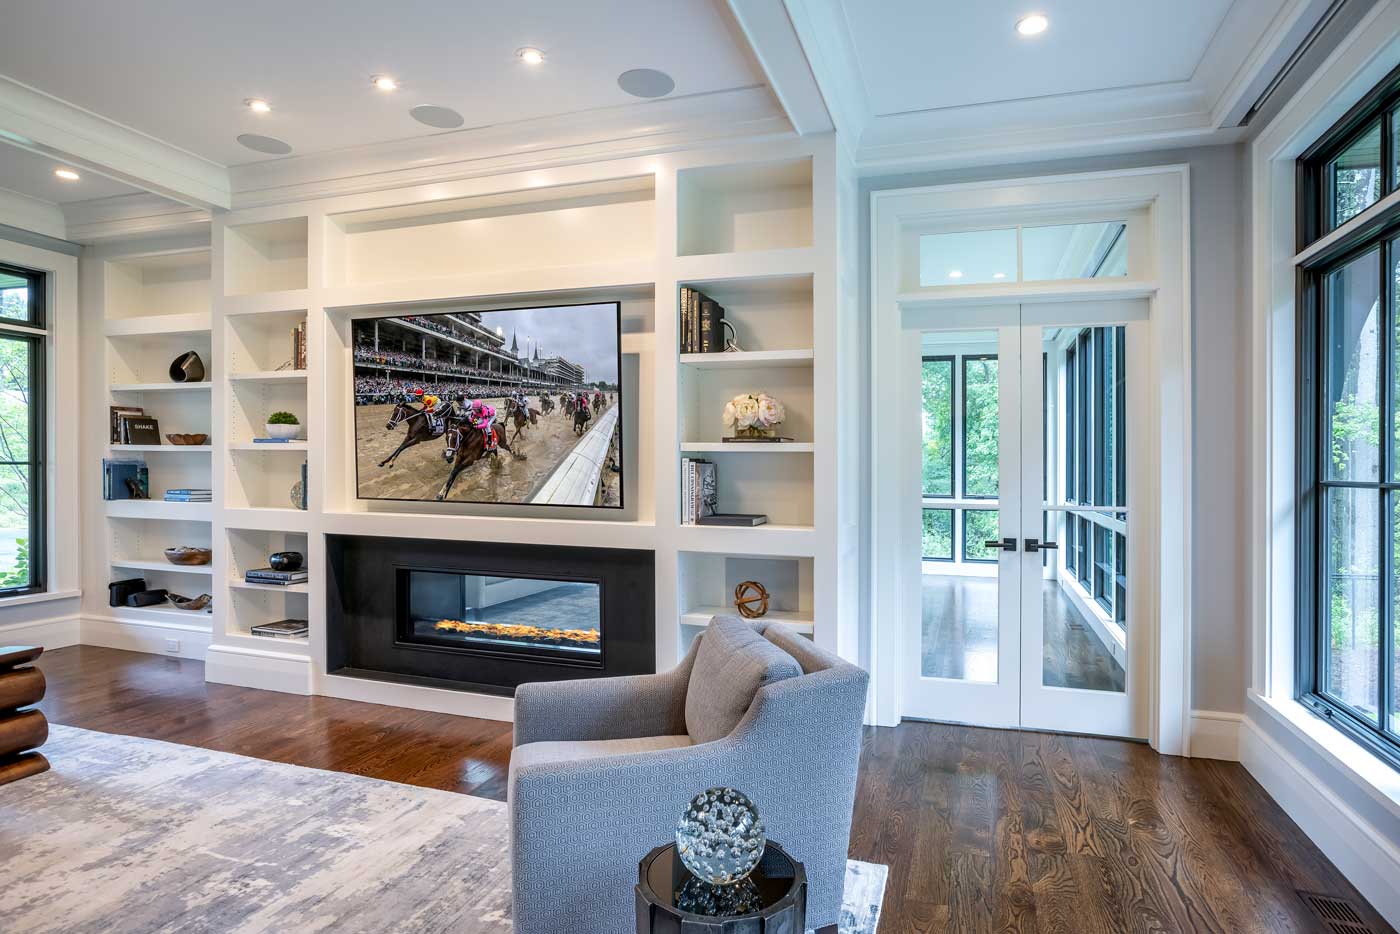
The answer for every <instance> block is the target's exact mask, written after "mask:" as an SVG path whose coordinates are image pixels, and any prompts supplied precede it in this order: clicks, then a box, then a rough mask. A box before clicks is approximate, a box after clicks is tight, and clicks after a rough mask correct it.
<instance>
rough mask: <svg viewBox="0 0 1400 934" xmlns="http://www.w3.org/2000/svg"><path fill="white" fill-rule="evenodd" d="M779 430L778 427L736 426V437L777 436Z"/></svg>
mask: <svg viewBox="0 0 1400 934" xmlns="http://www.w3.org/2000/svg"><path fill="white" fill-rule="evenodd" d="M777 436H778V430H777V429H776V428H759V427H757V426H753V427H749V428H740V427H738V426H737V425H736V426H734V437H736V438H776V437H777Z"/></svg>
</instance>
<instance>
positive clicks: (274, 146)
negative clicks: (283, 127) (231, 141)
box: [238, 133, 292, 156]
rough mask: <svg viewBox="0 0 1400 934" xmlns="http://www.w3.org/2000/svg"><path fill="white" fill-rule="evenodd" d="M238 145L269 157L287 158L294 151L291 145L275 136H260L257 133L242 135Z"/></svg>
mask: <svg viewBox="0 0 1400 934" xmlns="http://www.w3.org/2000/svg"><path fill="white" fill-rule="evenodd" d="M238 145H240V146H243V147H245V148H248V149H251V150H253V152H261V153H265V154H267V155H269V156H285V155H287V154H288V153H290V152H291V151H292V146H291V144H290V143H286V142H283V141H282V140H280V139H277V138H276V137H274V136H259V135H258V134H256V133H244V134H242V135H241V136H239V137H238Z"/></svg>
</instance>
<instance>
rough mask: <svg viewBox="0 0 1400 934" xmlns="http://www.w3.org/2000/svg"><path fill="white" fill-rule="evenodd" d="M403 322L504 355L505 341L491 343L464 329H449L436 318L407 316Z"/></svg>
mask: <svg viewBox="0 0 1400 934" xmlns="http://www.w3.org/2000/svg"><path fill="white" fill-rule="evenodd" d="M402 320H404V321H410V322H412V323H413V324H416V325H418V327H420V328H425V329H427V330H429V331H436V332H437V333H439V334H442V335H445V336H447V337H451V338H454V339H456V340H459V341H462V342H463V343H465V344H471V345H472V346H473V347H480V348H481V349H482V350H494V351H495V352H496V353H503V352H504V349H505V348H504V346H503V345H504V342H503V341H499V340H497V341H495V342H494V343H493V342H491V341H485V340H482V339H481V338H479V337H475V336H473V335H471V334H470V333H468V332H467V331H465V330H463V329H460V328H453V327H449V326H448V325H446V324H443V323H442V321H440V320H438V319H436V318H423V317H419V316H418V315H405V316H404V317H403V319H402Z"/></svg>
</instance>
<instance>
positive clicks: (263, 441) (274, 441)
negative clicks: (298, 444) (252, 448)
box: [253, 438, 297, 444]
mask: <svg viewBox="0 0 1400 934" xmlns="http://www.w3.org/2000/svg"><path fill="white" fill-rule="evenodd" d="M295 440H297V439H295V438H254V439H253V443H254V444H291V443H292V442H293V441H295Z"/></svg>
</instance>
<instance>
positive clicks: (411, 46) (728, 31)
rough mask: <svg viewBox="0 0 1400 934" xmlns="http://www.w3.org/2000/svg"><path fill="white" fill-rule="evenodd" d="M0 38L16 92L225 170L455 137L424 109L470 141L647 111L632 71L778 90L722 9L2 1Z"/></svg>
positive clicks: (640, 1)
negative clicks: (523, 56) (767, 84)
mask: <svg viewBox="0 0 1400 934" xmlns="http://www.w3.org/2000/svg"><path fill="white" fill-rule="evenodd" d="M0 22H3V23H4V28H3V30H0V74H4V75H6V76H8V77H10V78H13V79H14V80H16V81H19V82H21V83H23V84H26V85H29V86H31V87H33V88H36V89H38V90H40V91H43V92H45V93H47V94H50V95H53V96H54V97H57V98H60V99H62V100H64V101H67V102H68V103H70V104H75V105H77V106H79V107H82V108H85V109H87V110H89V111H92V112H95V113H97V114H100V115H101V116H103V117H106V118H108V119H110V120H114V121H116V122H118V123H120V124H124V125H125V126H127V127H130V128H131V129H134V130H138V131H140V132H141V133H145V134H148V135H150V136H153V137H155V138H156V139H158V140H161V141H163V142H165V143H169V144H172V145H174V146H177V147H180V148H182V149H184V150H187V151H189V152H191V153H194V154H195V155H197V156H200V157H203V158H204V159H208V160H211V161H213V162H215V163H219V164H221V165H240V164H244V163H250V162H255V161H261V160H266V159H269V158H275V157H268V156H263V155H259V154H257V153H254V152H251V151H249V150H247V149H245V148H243V147H242V146H240V145H239V144H238V143H236V142H235V137H236V136H238V135H239V134H240V133H259V134H263V135H268V136H274V137H278V138H281V139H283V140H285V141H286V142H288V143H290V144H291V146H292V147H293V150H294V152H295V153H296V154H298V155H301V154H306V153H311V152H323V151H327V150H337V149H343V148H347V147H355V146H361V145H365V144H370V143H379V142H385V141H390V140H402V139H411V138H418V137H426V136H429V135H432V134H440V133H441V132H442V131H440V130H434V129H432V128H430V127H427V126H423V125H422V124H419V123H417V122H416V121H414V120H413V119H412V118H411V117H410V116H409V114H408V111H409V109H410V108H411V107H414V106H416V105H419V104H437V105H441V106H446V107H451V108H453V109H455V110H457V111H459V112H460V113H461V114H462V115H463V116H464V117H465V118H466V127H468V128H471V127H482V126H487V125H494V124H503V123H509V122H515V121H520V120H528V119H532V118H540V117H549V116H556V115H561V114H567V113H578V112H583V111H590V110H595V109H598V108H613V107H619V106H630V107H645V106H647V104H646V102H644V101H641V100H638V99H637V98H634V97H631V96H629V95H627V94H626V93H624V92H623V91H622V90H621V89H620V88H618V86H617V76H618V75H619V74H620V73H621V72H623V71H626V70H628V69H631V68H658V69H661V70H664V71H666V72H667V73H669V74H670V75H671V76H672V77H673V78H674V79H675V81H676V89H675V91H674V92H673V93H672V95H671V96H672V97H681V96H687V95H701V94H706V93H709V92H714V91H720V90H728V89H733V88H741V87H751V86H754V85H762V84H763V83H764V77H763V74H762V72H761V71H760V70H759V68H758V67H757V65H756V64H755V63H754V61H753V58H752V56H751V54H750V53H749V51H748V49H747V46H746V45H745V43H744V41H743V38H742V36H741V35H739V34H738V33H737V31H736V30H735V28H734V26H733V25H732V22H731V19H730V18H729V15H728V13H727V12H726V10H725V7H724V5H723V2H722V0H588V2H577V0H546V2H529V3H519V2H515V3H508V2H499V3H498V2H463V0H414V2H410V3H369V2H356V3H349V2H346V0H240V2H237V3H228V2H216V0H185V2H177V0H119V2H113V0H42V2H34V0H0ZM521 46H535V47H538V48H541V49H544V50H545V52H546V53H547V56H548V59H547V61H546V63H545V64H544V65H543V66H540V67H538V68H530V67H529V66H526V65H523V64H522V63H520V62H519V61H518V60H517V59H516V57H515V50H516V49H517V48H519V47H521ZM376 73H387V74H390V75H393V76H395V77H396V78H398V79H399V80H400V82H401V84H402V87H401V89H400V90H399V91H397V92H394V93H387V94H386V93H384V92H380V91H376V90H374V89H373V88H371V87H370V81H369V79H370V75H372V74H376ZM249 97H262V98H265V99H267V100H269V101H270V102H271V103H272V105H273V108H274V110H273V112H272V113H271V114H268V115H265V116H261V117H259V116H257V115H254V114H252V113H250V112H249V111H248V110H247V109H246V108H245V107H244V106H243V101H244V99H245V98H249Z"/></svg>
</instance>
